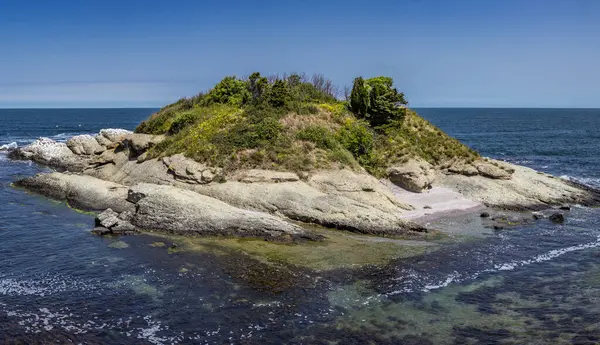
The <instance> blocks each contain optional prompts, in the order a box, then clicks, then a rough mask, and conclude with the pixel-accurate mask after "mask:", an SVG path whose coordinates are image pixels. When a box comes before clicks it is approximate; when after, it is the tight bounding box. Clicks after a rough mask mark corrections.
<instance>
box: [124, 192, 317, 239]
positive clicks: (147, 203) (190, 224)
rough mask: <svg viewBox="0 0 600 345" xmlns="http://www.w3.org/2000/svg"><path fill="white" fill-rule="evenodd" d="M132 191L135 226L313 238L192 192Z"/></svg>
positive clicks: (274, 219) (267, 217)
mask: <svg viewBox="0 0 600 345" xmlns="http://www.w3.org/2000/svg"><path fill="white" fill-rule="evenodd" d="M131 190H132V192H131V193H130V194H132V195H137V198H136V199H138V201H137V203H136V212H135V214H134V216H133V220H132V223H133V224H134V225H135V226H137V227H140V228H144V229H155V230H163V231H168V232H174V233H196V234H202V235H212V236H239V237H265V238H268V239H286V238H290V239H292V238H302V237H311V236H310V234H309V233H308V232H307V231H305V230H304V229H302V228H300V227H299V226H297V225H293V224H291V223H289V222H286V221H284V220H283V219H281V218H278V217H275V216H271V215H268V214H265V213H262V212H255V211H249V210H243V209H239V208H237V207H233V206H230V205H228V204H226V203H224V202H222V201H219V200H216V199H213V198H210V197H207V196H204V195H200V194H198V193H194V192H192V191H188V190H182V189H179V188H175V187H171V186H159V185H153V184H147V183H142V184H139V185H137V186H134V187H133V188H131Z"/></svg>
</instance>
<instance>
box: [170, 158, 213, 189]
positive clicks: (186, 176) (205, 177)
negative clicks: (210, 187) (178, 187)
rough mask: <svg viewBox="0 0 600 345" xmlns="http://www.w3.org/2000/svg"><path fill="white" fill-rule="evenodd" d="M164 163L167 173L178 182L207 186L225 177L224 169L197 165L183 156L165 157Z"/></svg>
mask: <svg viewBox="0 0 600 345" xmlns="http://www.w3.org/2000/svg"><path fill="white" fill-rule="evenodd" d="M162 161H163V163H164V164H165V167H166V169H167V172H168V173H169V174H171V175H173V177H174V179H175V180H176V181H181V182H185V183H191V184H207V183H211V182H213V181H215V180H218V179H221V178H222V177H223V171H222V169H220V168H211V167H209V166H206V165H204V164H200V163H197V162H196V161H193V160H191V159H188V158H185V156H183V155H182V154H177V155H174V156H171V157H165V158H163V159H162Z"/></svg>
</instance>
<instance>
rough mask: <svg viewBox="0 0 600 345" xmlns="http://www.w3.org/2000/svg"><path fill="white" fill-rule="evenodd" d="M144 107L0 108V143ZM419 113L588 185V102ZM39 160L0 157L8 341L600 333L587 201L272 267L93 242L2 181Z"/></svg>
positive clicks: (77, 222)
mask: <svg viewBox="0 0 600 345" xmlns="http://www.w3.org/2000/svg"><path fill="white" fill-rule="evenodd" d="M151 112H152V109H135V110H122V109H117V110H106V109H105V110H85V109H82V110H19V111H14V110H0V121H1V122H0V123H1V124H2V125H1V127H0V146H1V145H4V144H10V143H12V142H16V143H17V144H19V145H23V144H25V143H27V142H30V141H32V140H34V139H35V138H36V137H39V136H48V137H54V138H57V139H59V140H64V139H65V138H66V137H68V136H70V135H73V134H79V133H95V132H97V131H98V130H99V129H101V128H106V127H122V128H129V129H132V128H133V127H134V126H135V125H136V124H137V123H138V122H139V121H140V120H142V119H143V118H145V117H147V116H148V115H149V114H150V113H151ZM419 112H420V113H421V114H422V115H423V116H424V117H426V118H427V119H429V120H430V121H432V122H433V123H435V124H436V125H438V126H439V127H441V128H442V129H443V130H445V131H447V132H448V133H450V134H451V135H454V136H456V137H458V138H459V139H460V140H462V141H463V142H465V143H467V144H469V145H470V146H472V147H474V148H476V149H477V150H479V151H480V152H482V153H483V154H485V155H488V156H492V157H497V158H502V159H506V160H508V161H512V162H517V163H520V164H524V165H529V166H532V167H534V168H537V169H540V170H544V171H547V172H550V173H553V174H557V175H565V176H569V177H570V178H574V179H578V180H580V181H584V182H586V183H589V184H591V185H596V186H598V182H599V181H600V180H599V179H600V169H598V166H599V165H598V163H600V151H599V150H598V148H599V147H598V146H599V145H598V138H599V135H598V134H597V133H599V131H598V129H599V127H600V110H528V109H525V110H521V109H510V110H507V109H502V110H498V109H460V110H459V109H420V110H419ZM45 169H46V168H44V167H41V166H38V165H36V164H33V163H30V162H14V161H8V160H7V159H6V157H5V156H4V155H3V154H1V153H0V204H1V205H2V207H0V341H4V342H5V343H13V342H14V343H26V344H38V343H40V344H42V343H44V344H45V343H50V342H54V343H68V342H72V343H81V344H223V343H233V344H239V343H242V344H268V343H272V344H281V343H290V344H331V343H339V344H364V343H375V344H386V343H387V344H565V343H569V344H596V343H598V342H600V217H599V216H600V210H598V209H590V208H575V209H574V210H572V211H571V213H570V214H569V215H568V218H567V222H566V224H564V225H554V224H551V223H549V222H539V223H537V224H535V225H534V226H529V227H524V228H519V229H514V230H509V231H502V232H496V233H488V234H487V235H486V236H485V237H483V238H478V239H473V240H471V241H466V242H462V243H455V244H448V245H447V246H445V247H444V248H443V249H442V250H440V251H438V252H435V253H433V254H429V255H425V256H422V257H418V258H413V259H409V260H403V261H397V262H393V263H390V264H389V265H388V266H386V267H382V268H373V267H371V268H363V269H357V270H353V271H351V270H338V271H333V272H326V273H325V272H312V271H309V270H302V269H298V268H285V269H283V270H280V271H276V272H273V271H272V270H271V269H269V268H268V267H267V266H265V265H263V264H261V263H260V262H254V261H252V260H250V259H248V258H245V257H240V256H237V255H224V256H223V255H222V256H215V255H212V254H189V253H175V254H169V253H168V251H167V250H166V249H165V248H157V247H152V246H149V244H151V243H152V242H154V241H156V240H157V239H156V238H152V237H150V236H147V235H143V236H130V237H125V238H121V239H103V238H98V237H95V236H93V235H91V234H90V233H89V229H90V227H91V225H92V223H93V217H92V216H91V215H87V214H82V213H78V212H76V211H74V210H71V209H69V208H68V207H67V206H65V205H64V204H62V203H57V202H53V201H49V200H46V199H44V198H41V197H38V196H35V195H30V194H27V193H25V192H23V191H20V190H16V189H14V188H12V187H11V186H10V183H11V182H12V181H14V180H15V179H16V178H18V177H20V176H26V175H31V174H34V173H36V172H40V171H43V170H45ZM461 221H463V222H464V224H467V225H465V226H473V225H472V223H476V222H477V220H476V219H473V220H467V221H464V220H461ZM461 224H462V223H461ZM469 224H470V225H469ZM167 242H168V241H167ZM123 244H126V245H127V247H126V248H122V247H124V245H123ZM168 244H169V243H167V245H168ZM183 268H185V269H183ZM257 276H259V277H265V279H264V280H257V279H252V277H257ZM273 281H277V284H271V282H273ZM282 281H284V282H285V283H283V284H282V283H281V282H282ZM274 285H277V288H273V286H274Z"/></svg>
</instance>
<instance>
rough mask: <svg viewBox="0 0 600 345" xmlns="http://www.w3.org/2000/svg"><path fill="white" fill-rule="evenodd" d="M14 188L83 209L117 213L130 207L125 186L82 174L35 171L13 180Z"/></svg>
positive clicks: (131, 206)
mask: <svg viewBox="0 0 600 345" xmlns="http://www.w3.org/2000/svg"><path fill="white" fill-rule="evenodd" d="M15 185H16V186H17V187H22V188H26V189H28V190H30V191H32V192H35V193H38V194H41V195H44V196H47V197H49V198H53V199H57V200H64V201H67V202H68V203H69V205H71V206H72V207H75V208H78V209H83V210H94V211H96V210H106V209H108V208H111V209H113V210H115V211H117V212H124V211H127V210H131V209H132V208H133V204H131V203H130V202H128V201H127V191H128V190H129V188H127V187H125V186H123V185H119V184H117V183H113V182H108V181H103V180H99V179H96V178H93V177H91V176H85V175H75V174H64V173H57V172H55V173H50V174H38V175H36V176H33V177H28V178H25V179H22V180H19V181H17V182H15Z"/></svg>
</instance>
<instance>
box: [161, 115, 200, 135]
mask: <svg viewBox="0 0 600 345" xmlns="http://www.w3.org/2000/svg"><path fill="white" fill-rule="evenodd" d="M198 118H199V114H198V112H195V111H186V112H184V113H182V114H181V115H179V116H177V117H176V118H175V120H173V122H171V126H170V127H169V131H168V132H167V134H169V135H174V134H177V133H179V132H180V131H181V130H183V129H184V128H185V127H187V126H189V125H191V124H193V123H194V122H196V121H197V120H198Z"/></svg>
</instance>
